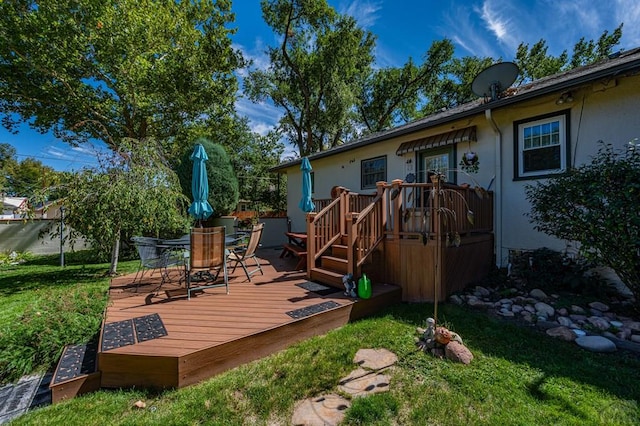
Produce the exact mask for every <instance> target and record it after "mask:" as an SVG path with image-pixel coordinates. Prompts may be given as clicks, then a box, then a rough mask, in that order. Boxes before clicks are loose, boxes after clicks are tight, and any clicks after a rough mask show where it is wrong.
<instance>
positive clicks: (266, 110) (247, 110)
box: [236, 97, 282, 135]
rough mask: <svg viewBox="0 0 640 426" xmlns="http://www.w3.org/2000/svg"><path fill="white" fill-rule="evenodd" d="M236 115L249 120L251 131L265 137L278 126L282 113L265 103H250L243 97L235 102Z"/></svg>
mask: <svg viewBox="0 0 640 426" xmlns="http://www.w3.org/2000/svg"><path fill="white" fill-rule="evenodd" d="M236 111H237V112H238V114H240V115H242V116H245V117H247V118H248V119H249V127H250V128H251V131H253V132H256V133H258V134H260V135H266V134H267V133H268V132H269V131H270V130H273V129H274V128H275V127H276V126H277V125H278V120H280V116H281V115H282V113H281V112H280V110H279V109H278V108H276V107H275V106H273V105H272V104H269V103H266V102H257V103H256V102H251V101H249V100H248V99H246V98H244V97H239V98H238V100H237V101H236Z"/></svg>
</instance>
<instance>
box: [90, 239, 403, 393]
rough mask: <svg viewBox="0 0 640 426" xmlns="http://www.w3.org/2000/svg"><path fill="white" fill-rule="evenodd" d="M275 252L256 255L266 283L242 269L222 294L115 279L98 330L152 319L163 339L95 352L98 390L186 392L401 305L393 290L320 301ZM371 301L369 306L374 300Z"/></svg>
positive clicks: (155, 279)
mask: <svg viewBox="0 0 640 426" xmlns="http://www.w3.org/2000/svg"><path fill="white" fill-rule="evenodd" d="M279 254H280V250H278V249H261V250H260V251H259V257H260V262H261V265H262V268H263V270H264V275H259V274H256V275H253V276H252V281H251V282H249V281H247V279H246V275H244V272H243V271H242V269H241V268H239V269H236V271H235V273H230V282H229V287H230V290H229V294H227V293H226V291H225V289H224V288H212V289H206V290H204V291H203V292H201V293H196V294H195V296H194V295H192V297H191V300H187V298H186V295H184V296H183V295H181V294H180V293H181V292H182V290H181V289H180V287H179V285H178V280H179V277H180V271H178V270H174V271H172V272H171V276H172V277H173V278H174V280H175V282H174V283H169V284H165V285H163V286H162V287H160V288H159V289H158V286H159V284H160V274H153V275H147V276H145V277H144V280H143V281H142V283H141V284H140V285H138V286H134V285H131V283H132V279H133V277H134V275H129V276H124V277H118V278H114V279H113V280H112V283H111V287H110V292H109V296H110V302H109V306H108V307H107V309H106V312H105V317H104V324H109V323H114V322H119V321H127V320H131V319H133V318H137V317H142V316H147V315H151V314H158V315H159V317H160V319H161V321H162V325H163V326H164V329H165V330H166V332H167V335H166V336H162V337H158V338H155V339H151V340H146V341H143V342H138V341H136V343H135V344H130V345H126V346H121V347H118V348H114V349H110V350H107V351H99V353H98V365H99V369H100V371H101V386H102V387H130V386H138V387H153V388H170V387H183V386H187V385H191V384H194V383H197V382H198V381H201V380H203V379H206V378H208V377H211V376H213V375H215V374H219V373H220V372H223V371H225V370H227V369H229V368H233V367H236V366H238V365H241V364H244V363H246V362H249V361H252V360H255V359H258V358H260V357H264V356H267V355H269V354H271V353H274V352H276V351H278V350H281V349H283V348H286V347H287V346H289V345H291V344H293V343H296V342H298V341H300V340H303V339H306V338H309V337H312V336H315V335H319V334H324V333H326V332H327V331H329V330H331V329H334V328H337V327H340V326H342V325H344V324H346V323H347V322H348V321H349V320H350V319H352V318H353V315H354V309H353V307H354V306H356V308H357V309H356V311H357V312H360V314H359V315H361V314H365V313H370V311H371V308H369V309H367V306H368V304H370V306H372V307H374V308H375V309H379V308H380V307H381V306H384V305H386V304H390V303H394V302H396V301H398V300H400V296H399V289H398V288H397V287H394V286H379V289H378V290H377V292H378V293H380V294H379V295H378V297H377V298H376V286H375V285H374V297H373V298H372V300H370V301H369V300H368V301H363V300H360V301H357V302H355V301H354V300H352V299H349V298H347V297H346V296H344V295H343V294H342V292H340V291H337V292H336V293H333V294H330V295H328V296H320V295H318V294H316V293H312V292H309V291H308V290H305V289H304V288H301V287H299V286H297V285H296V284H300V283H304V282H305V281H307V277H306V272H305V271H295V270H294V267H295V263H296V259H292V258H279ZM373 299H375V300H373ZM327 301H333V302H335V303H336V304H337V305H338V306H337V307H335V308H333V309H328V310H325V311H322V312H319V313H315V314H312V315H310V316H307V317H304V318H300V319H294V318H292V317H290V316H289V315H287V312H289V311H293V310H297V309H301V308H308V307H310V306H312V305H317V304H319V303H323V302H327Z"/></svg>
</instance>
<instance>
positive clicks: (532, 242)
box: [272, 48, 640, 267]
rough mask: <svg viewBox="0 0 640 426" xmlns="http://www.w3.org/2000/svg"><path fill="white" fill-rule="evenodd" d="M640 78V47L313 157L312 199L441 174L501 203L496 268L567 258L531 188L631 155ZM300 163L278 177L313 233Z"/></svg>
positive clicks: (297, 217)
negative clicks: (530, 255)
mask: <svg viewBox="0 0 640 426" xmlns="http://www.w3.org/2000/svg"><path fill="white" fill-rule="evenodd" d="M639 72H640V48H638V49H633V50H630V51H627V52H621V53H619V54H616V55H612V56H611V57H610V58H608V59H606V60H603V61H601V62H598V63H596V64H592V65H588V66H585V67H580V68H576V69H572V70H570V71H567V72H563V73H560V74H556V75H552V76H549V77H545V78H542V79H539V80H536V81H533V82H531V83H528V84H526V85H522V86H520V87H516V88H510V89H508V90H506V91H504V92H503V93H502V94H500V96H497V97H496V98H495V99H486V98H479V99H476V100H474V101H472V102H469V103H466V104H463V105H460V106H458V107H456V108H452V109H450V110H445V111H441V112H438V113H436V114H433V115H430V116H427V117H424V118H422V119H419V120H416V121H413V122H411V123H407V124H405V125H402V126H398V127H396V128H393V129H390V130H387V131H383V132H380V133H376V134H371V135H367V136H365V137H363V138H361V139H358V140H355V141H353V142H350V143H347V144H344V145H341V146H338V147H336V148H333V149H331V150H328V151H324V152H319V153H315V154H312V155H310V156H309V157H308V158H309V160H310V162H311V165H312V167H313V182H314V185H313V186H314V187H313V194H312V195H313V197H314V199H315V200H319V199H327V198H334V197H331V191H332V189H335V187H338V186H340V187H346V188H348V189H349V190H351V191H353V192H358V193H361V194H373V193H374V192H375V191H376V184H377V182H380V181H383V182H387V183H391V182H393V181H394V180H401V181H402V182H405V183H406V182H412V181H414V180H415V181H416V182H419V183H420V182H424V183H426V182H429V179H428V176H427V175H428V173H427V171H430V170H439V171H441V172H443V173H444V174H445V176H446V178H447V181H448V182H449V183H453V184H458V185H461V184H465V183H468V184H470V186H471V187H472V188H473V187H476V186H479V187H482V188H483V189H485V190H488V191H489V192H490V193H491V195H492V196H493V217H492V221H493V227H492V232H493V236H494V238H493V244H494V250H493V251H494V256H495V258H494V261H495V264H496V265H497V266H498V267H505V266H507V264H508V261H509V254H510V252H511V251H514V250H531V249H535V248H540V247H549V248H552V249H556V250H564V249H565V248H567V245H568V244H569V242H567V241H560V240H557V239H555V238H553V237H550V236H548V235H546V234H543V233H540V232H537V231H535V230H534V229H533V225H532V224H531V223H530V222H529V220H528V218H527V217H526V213H527V212H528V211H529V210H530V205H529V203H528V201H527V200H526V197H525V187H526V186H527V185H529V184H535V183H536V182H537V181H539V180H541V179H545V178H547V177H549V176H553V175H555V174H558V173H562V172H564V171H565V170H567V169H569V168H572V167H575V166H578V165H580V164H583V163H585V162H588V161H589V160H590V158H591V157H592V156H593V155H594V154H596V152H597V150H598V145H599V144H598V141H604V142H607V143H611V144H612V145H613V146H614V147H615V148H623V147H625V146H626V145H627V144H628V142H630V141H631V140H633V139H634V138H637V137H639V136H640V112H639V111H640V74H639ZM537 135H539V136H540V137H539V138H538V137H537ZM467 152H475V153H476V154H477V157H478V159H479V162H478V171H477V173H468V174H465V173H462V172H461V171H460V170H459V169H460V166H459V163H460V162H461V160H462V157H463V155H465V154H466V153H467ZM300 162H301V160H296V161H291V162H286V163H283V164H280V165H278V166H276V167H274V168H273V169H272V170H273V171H276V172H278V173H286V174H287V177H288V179H287V210H288V215H289V217H290V220H291V228H292V230H294V231H304V230H305V229H307V226H308V224H307V223H306V220H307V219H308V218H306V217H305V214H304V213H303V212H302V211H300V209H299V208H298V202H299V200H300V197H301V181H302V178H301V173H302V172H301V171H300ZM463 186H466V185H463ZM334 195H335V194H334ZM310 265H311V266H312V267H313V266H314V265H312V264H311V263H310Z"/></svg>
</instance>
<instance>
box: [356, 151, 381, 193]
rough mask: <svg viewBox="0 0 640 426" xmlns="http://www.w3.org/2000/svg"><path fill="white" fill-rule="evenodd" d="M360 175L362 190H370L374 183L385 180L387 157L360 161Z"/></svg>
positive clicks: (374, 185)
mask: <svg viewBox="0 0 640 426" xmlns="http://www.w3.org/2000/svg"><path fill="white" fill-rule="evenodd" d="M360 171H361V173H362V183H361V185H360V186H361V187H362V189H370V188H375V187H376V182H380V181H386V180H387V156H386V155H383V156H382V157H376V158H370V159H368V160H362V162H361V164H360Z"/></svg>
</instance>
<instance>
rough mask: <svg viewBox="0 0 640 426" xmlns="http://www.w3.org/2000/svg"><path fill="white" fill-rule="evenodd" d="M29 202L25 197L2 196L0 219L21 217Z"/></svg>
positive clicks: (24, 213)
mask: <svg viewBox="0 0 640 426" xmlns="http://www.w3.org/2000/svg"><path fill="white" fill-rule="evenodd" d="M28 208H29V203H28V200H27V198H26V197H2V217H1V218H2V219H22V218H24V217H25V215H26V213H27V209H28Z"/></svg>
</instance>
